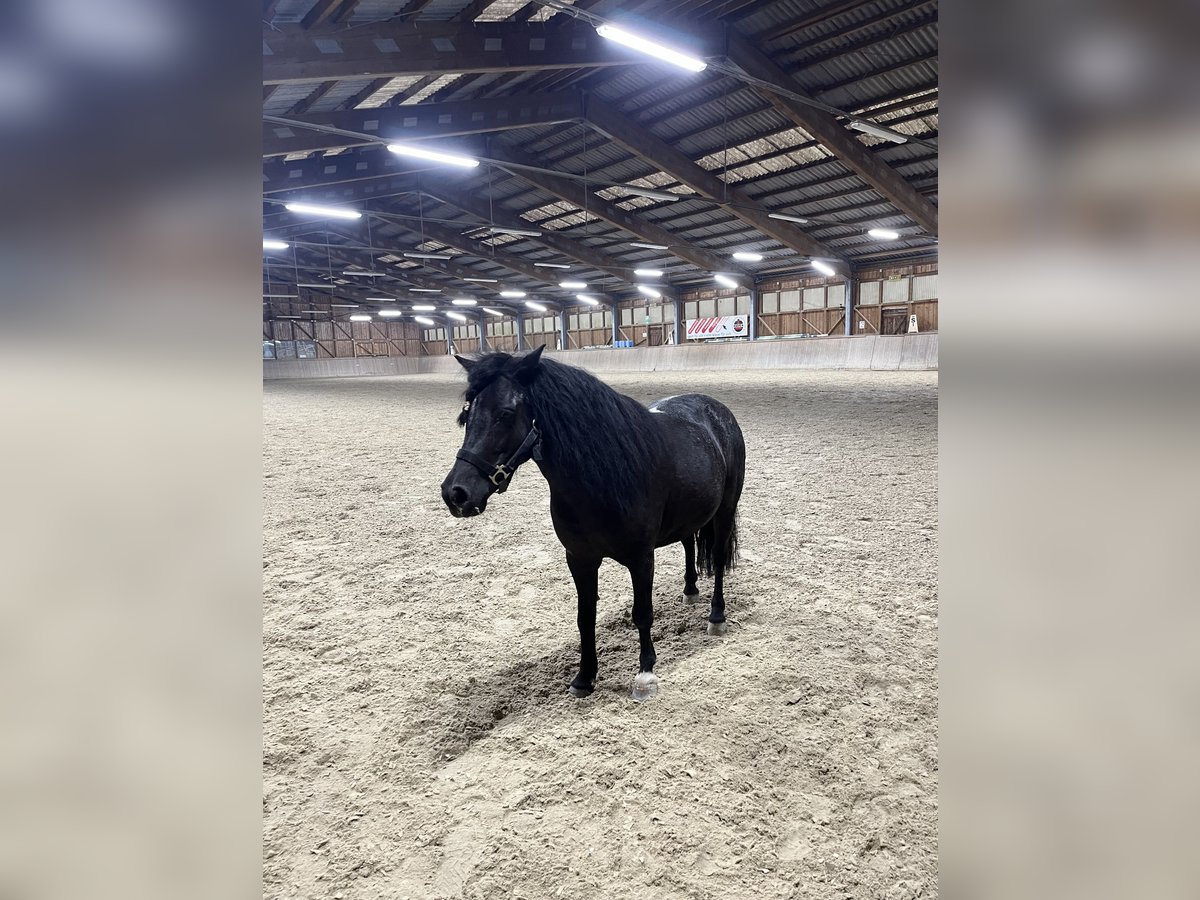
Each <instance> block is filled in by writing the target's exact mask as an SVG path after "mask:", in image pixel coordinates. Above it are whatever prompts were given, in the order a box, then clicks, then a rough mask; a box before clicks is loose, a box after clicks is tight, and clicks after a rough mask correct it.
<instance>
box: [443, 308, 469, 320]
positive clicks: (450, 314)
mask: <svg viewBox="0 0 1200 900" xmlns="http://www.w3.org/2000/svg"><path fill="white" fill-rule="evenodd" d="M446 315H447V317H449V318H451V319H455V320H457V321H459V322H465V321H467V317H466V316H464V315H463V314H462V313H456V312H451V311H450V310H446Z"/></svg>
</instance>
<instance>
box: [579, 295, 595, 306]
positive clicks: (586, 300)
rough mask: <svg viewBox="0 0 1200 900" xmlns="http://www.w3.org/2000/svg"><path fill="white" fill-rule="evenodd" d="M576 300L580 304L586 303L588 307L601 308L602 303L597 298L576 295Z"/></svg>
mask: <svg viewBox="0 0 1200 900" xmlns="http://www.w3.org/2000/svg"><path fill="white" fill-rule="evenodd" d="M575 299H576V300H578V301H579V302H580V303H586V304H587V305H588V306H599V305H600V301H599V300H597V299H596V298H595V297H589V296H588V295H587V294H576V295H575Z"/></svg>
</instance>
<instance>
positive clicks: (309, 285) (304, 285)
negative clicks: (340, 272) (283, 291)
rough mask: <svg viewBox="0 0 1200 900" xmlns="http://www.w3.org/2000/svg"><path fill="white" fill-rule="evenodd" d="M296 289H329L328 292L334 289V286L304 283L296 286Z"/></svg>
mask: <svg viewBox="0 0 1200 900" xmlns="http://www.w3.org/2000/svg"><path fill="white" fill-rule="evenodd" d="M296 287H302V288H329V289H330V290H332V289H333V288H334V287H335V285H332V284H323V283H304V284H297V285H296Z"/></svg>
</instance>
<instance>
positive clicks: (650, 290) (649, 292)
mask: <svg viewBox="0 0 1200 900" xmlns="http://www.w3.org/2000/svg"><path fill="white" fill-rule="evenodd" d="M637 289H638V290H639V291H641V292H642V293H643V294H645V295H646V296H647V297H653V298H654V299H655V300H657V299H659V298H660V297H662V294H661V293H660V292H659V291H656V290H655V289H654V288H652V287H650V286H648V285H645V284H639V285H638V286H637Z"/></svg>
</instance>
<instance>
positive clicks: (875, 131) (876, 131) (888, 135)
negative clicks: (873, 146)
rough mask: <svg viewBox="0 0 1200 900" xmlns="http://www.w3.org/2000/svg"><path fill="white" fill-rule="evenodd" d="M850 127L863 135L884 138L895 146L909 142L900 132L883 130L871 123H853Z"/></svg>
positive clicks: (888, 129)
mask: <svg viewBox="0 0 1200 900" xmlns="http://www.w3.org/2000/svg"><path fill="white" fill-rule="evenodd" d="M850 127H851V128H853V129H854V130H855V131H861V132H862V133H863V134H870V135H873V136H875V137H877V138H883V139H884V140H885V141H891V142H892V143H893V144H903V143H905V142H906V141H907V140H908V137H907V136H905V135H903V134H900V133H899V132H895V131H892V130H891V129H890V128H881V127H879V126H878V125H872V124H871V123H870V122H851V123H850Z"/></svg>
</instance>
